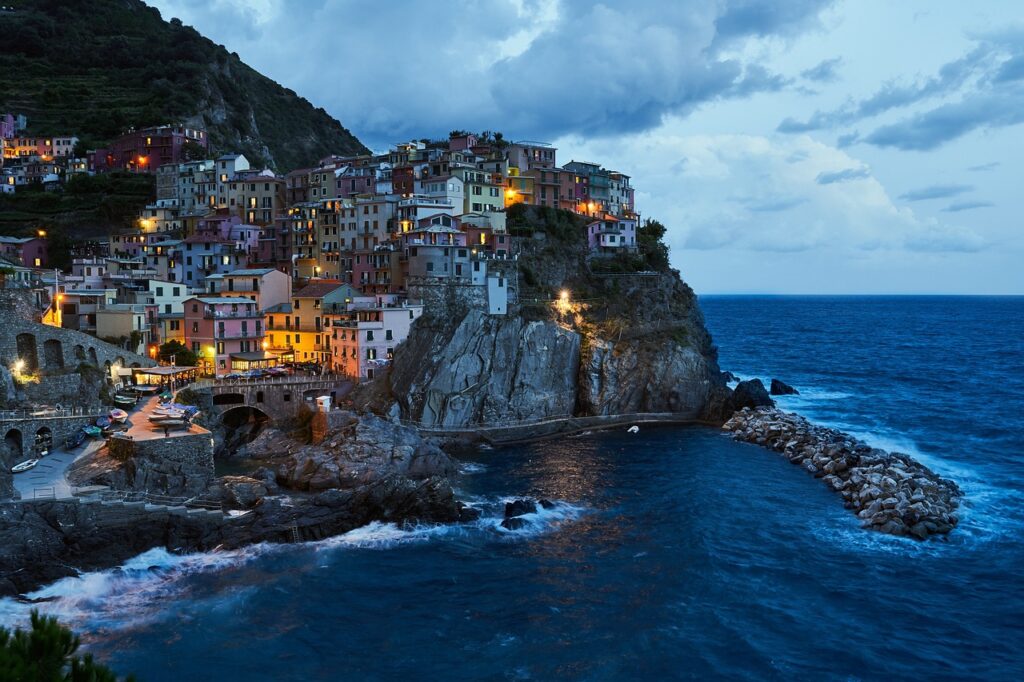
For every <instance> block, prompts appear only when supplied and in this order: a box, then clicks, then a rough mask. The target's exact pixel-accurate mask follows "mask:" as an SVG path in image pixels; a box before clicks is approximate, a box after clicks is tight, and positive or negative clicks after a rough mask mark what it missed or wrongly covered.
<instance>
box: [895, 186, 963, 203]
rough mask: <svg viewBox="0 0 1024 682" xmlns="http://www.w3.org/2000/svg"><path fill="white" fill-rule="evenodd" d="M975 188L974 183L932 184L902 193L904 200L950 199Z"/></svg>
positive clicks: (901, 197) (901, 196)
mask: <svg viewBox="0 0 1024 682" xmlns="http://www.w3.org/2000/svg"><path fill="white" fill-rule="evenodd" d="M973 189H974V187H973V186H972V185H931V186H929V187H922V188H921V189H914V190H910V191H909V192H905V193H904V194H901V195H900V199H903V200H904V201H925V200H927V199H948V198H949V197H955V196H957V195H960V194H963V193H964V192H970V191H972V190H973Z"/></svg>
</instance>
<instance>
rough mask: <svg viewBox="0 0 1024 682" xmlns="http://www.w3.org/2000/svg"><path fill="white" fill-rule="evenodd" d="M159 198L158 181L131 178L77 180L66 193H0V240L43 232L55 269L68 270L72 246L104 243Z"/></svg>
mask: <svg viewBox="0 0 1024 682" xmlns="http://www.w3.org/2000/svg"><path fill="white" fill-rule="evenodd" d="M155 196H156V178H154V177H153V176H152V175H134V174H131V173H108V174H102V175H96V176H89V175H75V176H73V177H71V178H70V179H69V180H68V182H67V184H66V186H65V187H64V191H63V192H45V191H43V188H42V186H41V185H28V186H25V187H19V188H18V191H17V192H16V193H14V194H0V235H10V236H19V237H22V236H31V235H34V234H35V233H36V230H39V229H44V230H46V231H47V233H48V237H49V241H50V249H49V251H50V259H51V264H52V265H54V266H55V267H62V268H63V267H69V266H70V264H71V263H70V256H69V248H70V243H69V242H70V241H72V240H81V239H93V238H105V237H106V236H107V235H109V234H110V233H111V232H112V231H118V230H120V229H123V228H128V227H131V226H132V225H133V223H134V221H135V219H136V218H137V217H138V214H139V209H141V208H142V207H143V206H145V205H146V204H147V203H149V202H151V201H153V199H154V197H155Z"/></svg>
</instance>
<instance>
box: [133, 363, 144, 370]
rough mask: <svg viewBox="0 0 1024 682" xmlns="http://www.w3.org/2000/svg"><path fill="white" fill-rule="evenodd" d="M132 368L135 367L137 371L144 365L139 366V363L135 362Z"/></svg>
mask: <svg viewBox="0 0 1024 682" xmlns="http://www.w3.org/2000/svg"><path fill="white" fill-rule="evenodd" d="M132 367H133V368H136V369H137V368H139V367H142V365H140V364H139V363H137V362H133V363H132Z"/></svg>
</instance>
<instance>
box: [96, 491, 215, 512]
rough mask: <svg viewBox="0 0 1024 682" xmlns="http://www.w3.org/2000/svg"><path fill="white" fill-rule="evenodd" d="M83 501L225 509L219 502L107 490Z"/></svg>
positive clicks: (213, 509)
mask: <svg viewBox="0 0 1024 682" xmlns="http://www.w3.org/2000/svg"><path fill="white" fill-rule="evenodd" d="M81 499H94V500H95V499H98V500H99V501H100V502H144V503H146V504H153V505H159V506H162V507H191V508H194V509H209V510H212V511H223V509H224V504H223V503H222V502H219V501H217V500H204V499H200V498H196V497H174V496H171V495H158V494H156V493H147V492H139V491H132V490H105V491H102V492H99V493H96V494H95V495H89V496H84V497H83V498H81Z"/></svg>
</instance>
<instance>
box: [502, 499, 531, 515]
mask: <svg viewBox="0 0 1024 682" xmlns="http://www.w3.org/2000/svg"><path fill="white" fill-rule="evenodd" d="M536 512H537V503H536V502H534V501H533V500H526V499H523V500H513V501H511V502H506V503H505V518H506V519H511V518H514V517H516V516H522V515H524V514H535V513H536Z"/></svg>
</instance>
